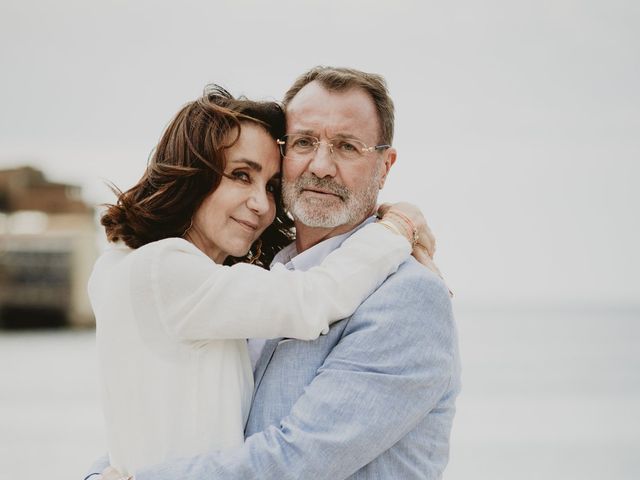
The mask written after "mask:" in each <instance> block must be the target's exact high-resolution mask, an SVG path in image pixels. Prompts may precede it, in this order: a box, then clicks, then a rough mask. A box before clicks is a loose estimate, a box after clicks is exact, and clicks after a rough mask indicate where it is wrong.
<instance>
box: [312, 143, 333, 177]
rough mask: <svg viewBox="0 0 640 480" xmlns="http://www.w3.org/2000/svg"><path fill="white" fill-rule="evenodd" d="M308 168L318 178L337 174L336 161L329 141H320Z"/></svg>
mask: <svg viewBox="0 0 640 480" xmlns="http://www.w3.org/2000/svg"><path fill="white" fill-rule="evenodd" d="M307 170H308V171H309V172H310V173H313V174H314V175H315V176H316V177H318V178H324V177H335V176H336V162H335V159H334V158H333V153H332V152H331V147H330V146H329V144H328V143H326V142H320V144H319V145H318V148H317V149H316V151H315V152H314V153H313V155H312V157H311V160H310V161H309V165H307Z"/></svg>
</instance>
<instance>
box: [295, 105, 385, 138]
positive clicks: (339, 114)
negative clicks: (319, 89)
mask: <svg viewBox="0 0 640 480" xmlns="http://www.w3.org/2000/svg"><path fill="white" fill-rule="evenodd" d="M326 107H327V106H326V105H325V108H316V107H314V106H312V105H307V106H306V108H295V109H292V110H291V111H290V112H289V111H288V112H287V126H288V128H287V130H288V133H299V134H305V135H313V136H314V137H325V138H335V137H348V138H356V139H359V138H362V137H363V136H375V135H376V126H375V125H372V123H371V119H370V118H363V115H362V114H361V113H360V112H355V111H351V110H345V109H328V108H326ZM374 118H375V117H374Z"/></svg>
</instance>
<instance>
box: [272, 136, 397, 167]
mask: <svg viewBox="0 0 640 480" xmlns="http://www.w3.org/2000/svg"><path fill="white" fill-rule="evenodd" d="M277 142H278V145H280V152H282V156H283V157H287V158H291V159H300V160H303V159H308V158H309V157H311V156H313V155H314V154H315V153H316V151H317V150H318V147H320V144H321V143H324V144H326V145H327V147H329V152H331V154H332V155H334V156H335V158H336V159H338V160H345V161H352V160H358V159H359V158H361V157H363V156H364V155H365V154H367V153H370V152H375V151H376V150H384V149H386V148H390V147H391V145H375V146H373V147H368V146H367V145H366V144H364V143H362V142H361V141H360V140H356V139H355V138H346V137H345V138H341V137H339V138H331V139H329V140H327V141H323V140H320V139H319V138H317V137H314V136H312V135H303V134H298V133H294V134H292V135H285V136H284V137H282V139H279V140H278V141H277Z"/></svg>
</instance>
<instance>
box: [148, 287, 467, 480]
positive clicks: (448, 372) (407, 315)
mask: <svg viewBox="0 0 640 480" xmlns="http://www.w3.org/2000/svg"><path fill="white" fill-rule="evenodd" d="M394 278H395V277H394ZM387 283H392V281H391V280H389V282H387ZM457 375H458V364H457V337H456V333H455V327H454V324H453V318H452V313H451V308H450V301H449V295H448V291H447V289H446V287H445V286H444V285H443V284H441V283H440V282H439V281H436V280H435V279H434V280H433V281H431V282H426V283H425V282H424V281H423V282H420V284H419V285H410V282H396V285H395V287H394V288H384V286H383V288H380V289H379V290H378V291H377V292H376V293H375V294H374V295H372V296H371V297H370V298H369V299H367V301H366V306H365V305H363V307H362V308H360V309H359V310H358V311H357V312H356V314H355V315H354V316H353V317H352V318H351V319H350V320H349V326H348V327H347V328H346V329H345V332H344V334H343V337H342V339H341V340H340V342H338V344H337V345H336V346H335V347H334V348H333V350H332V351H331V353H330V354H329V356H328V357H327V358H326V360H325V362H324V364H323V365H322V367H321V368H320V369H319V370H318V374H317V376H316V377H315V378H314V379H313V381H312V382H311V383H310V384H309V385H308V386H307V387H306V389H305V391H304V394H303V395H302V396H301V397H300V398H299V399H298V400H297V401H296V403H295V404H294V406H293V408H292V410H291V412H290V414H289V415H288V416H287V417H285V418H283V419H282V421H281V422H280V424H279V425H272V426H270V427H269V428H267V429H266V430H264V431H262V432H259V433H256V434H254V435H252V436H250V437H249V438H247V439H246V442H245V444H244V446H243V447H241V448H238V449H234V450H230V451H226V452H211V453H209V454H205V455H200V456H198V457H196V458H190V459H184V460H178V461H172V462H167V463H165V464H162V465H158V466H155V467H153V468H149V469H145V470H143V471H142V472H138V474H137V475H136V479H137V480H151V479H154V480H161V479H164V478H166V479H169V478H184V479H187V480H188V479H209V478H211V479H213V478H216V479H218V478H221V479H238V480H239V479H298V478H313V479H314V480H322V479H326V480H330V479H339V478H346V477H348V476H349V475H351V474H353V473H354V472H356V471H357V470H358V469H360V468H362V467H363V466H365V465H366V464H368V463H370V462H371V461H372V460H374V459H375V458H376V457H377V456H379V455H380V454H381V453H383V452H384V451H386V450H387V449H389V448H390V447H391V446H393V445H394V444H395V443H396V442H397V441H398V440H399V439H401V438H402V437H403V436H404V435H406V434H407V433H408V432H410V431H411V430H412V429H413V428H415V427H416V425H417V424H418V423H419V422H420V421H421V420H422V419H424V418H425V416H426V415H427V414H428V413H429V412H430V411H431V410H432V409H433V408H434V407H435V406H436V405H437V403H438V401H439V400H440V398H442V396H443V395H445V394H446V392H448V389H449V388H450V385H452V384H453V383H452V382H456V383H457Z"/></svg>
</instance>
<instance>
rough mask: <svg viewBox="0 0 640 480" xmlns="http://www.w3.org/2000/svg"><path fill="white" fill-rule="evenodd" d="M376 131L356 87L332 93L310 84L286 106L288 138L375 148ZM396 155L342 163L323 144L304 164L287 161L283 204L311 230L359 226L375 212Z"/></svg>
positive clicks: (370, 107)
mask: <svg viewBox="0 0 640 480" xmlns="http://www.w3.org/2000/svg"><path fill="white" fill-rule="evenodd" d="M379 132H380V127H379V122H378V117H377V112H376V109H375V106H374V104H373V100H371V98H370V97H369V95H368V94H367V93H366V92H365V91H364V90H362V89H359V88H354V89H350V90H346V91H343V92H333V91H329V90H326V89H325V88H324V87H323V86H322V85H321V84H319V83H318V82H311V83H309V84H308V85H306V86H305V87H304V88H303V89H302V90H300V92H298V94H297V95H296V96H295V97H294V98H293V99H292V100H291V102H290V103H289V104H288V106H287V134H289V135H291V134H307V135H313V136H314V137H317V138H318V139H320V140H321V141H323V142H326V141H328V140H329V139H335V138H351V139H355V140H359V141H361V142H363V143H365V144H366V145H368V146H374V145H377V144H378V142H379ZM395 155H396V153H395V150H394V149H387V150H384V151H381V152H379V151H375V152H371V153H366V154H364V155H363V156H362V157H361V158H358V159H357V160H350V161H342V160H340V159H339V158H337V156H336V155H332V154H331V152H330V151H329V148H328V147H327V145H326V143H323V144H321V145H319V147H318V150H317V151H316V152H315V154H314V155H311V156H309V157H307V158H305V159H304V160H300V159H299V158H290V157H286V158H285V159H284V164H283V180H284V183H283V198H284V202H285V205H286V207H287V209H288V210H289V211H290V212H291V213H292V214H293V216H294V218H295V219H296V221H298V222H301V223H302V224H304V225H307V226H309V227H321V228H334V227H337V226H340V225H355V224H357V223H360V222H361V221H362V220H364V219H365V218H366V217H367V216H368V215H370V214H371V213H373V210H374V208H375V204H376V199H377V197H378V191H379V190H380V188H382V186H383V185H384V180H385V178H386V175H387V172H388V171H389V168H391V165H392V164H393V162H394V161H395Z"/></svg>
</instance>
